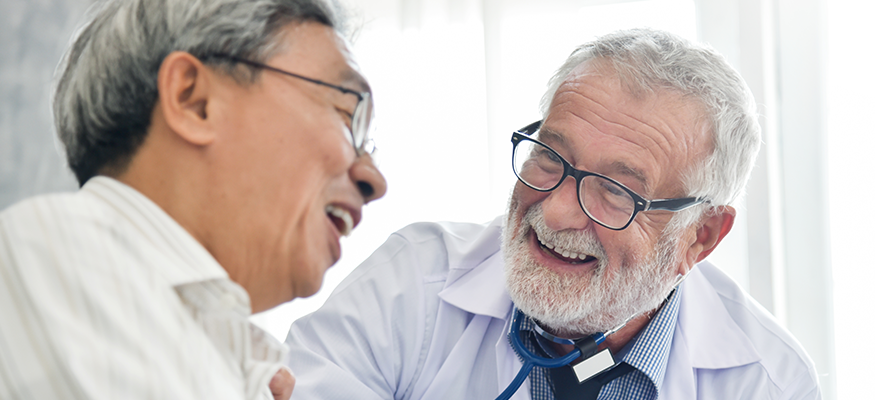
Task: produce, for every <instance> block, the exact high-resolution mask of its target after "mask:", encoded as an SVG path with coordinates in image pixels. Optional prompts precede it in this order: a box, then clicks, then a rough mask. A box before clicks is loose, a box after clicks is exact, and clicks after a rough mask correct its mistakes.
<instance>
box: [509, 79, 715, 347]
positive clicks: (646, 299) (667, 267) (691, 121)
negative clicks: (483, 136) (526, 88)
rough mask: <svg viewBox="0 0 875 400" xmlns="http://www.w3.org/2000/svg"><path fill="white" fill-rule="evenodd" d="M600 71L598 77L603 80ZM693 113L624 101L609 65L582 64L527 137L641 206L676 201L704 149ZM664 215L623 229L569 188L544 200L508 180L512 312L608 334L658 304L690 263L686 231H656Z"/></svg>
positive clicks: (574, 330)
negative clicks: (583, 204) (607, 223)
mask: <svg viewBox="0 0 875 400" xmlns="http://www.w3.org/2000/svg"><path fill="white" fill-rule="evenodd" d="M605 71H607V72H605ZM699 115H701V113H700V112H699V109H698V107H696V106H695V105H691V104H689V101H687V102H684V101H683V99H681V98H680V96H677V95H674V94H673V93H670V92H656V93H651V94H647V95H646V96H643V97H635V96H632V95H630V94H628V93H627V92H626V91H625V90H624V89H623V88H622V86H621V84H620V82H619V80H618V79H617V78H616V77H615V75H614V74H613V73H611V72H610V70H609V69H608V68H595V66H594V64H593V65H588V64H583V65H581V66H579V67H578V68H577V69H575V70H574V71H573V72H572V73H571V74H569V76H568V78H567V79H566V80H565V82H564V83H563V84H562V85H561V86H560V87H559V89H558V91H557V92H556V95H555V97H554V99H553V102H552V104H551V106H550V112H549V114H548V116H547V117H546V119H545V120H544V124H543V125H542V127H541V131H540V132H539V134H538V136H537V138H538V139H539V140H541V141H542V142H544V143H545V144H547V145H548V146H550V147H551V148H553V149H554V150H556V151H558V152H559V153H560V154H561V155H562V157H564V158H565V159H566V160H567V161H568V162H570V163H571V164H572V165H573V166H574V167H575V168H578V169H581V170H586V171H591V172H596V173H600V174H602V175H606V176H609V177H611V178H613V179H615V180H617V181H619V182H620V183H622V184H624V185H626V186H627V187H629V188H630V189H632V190H634V191H635V192H637V193H639V194H641V195H642V196H644V197H645V198H648V199H665V198H675V197H684V196H685V195H686V193H684V188H683V185H682V181H681V176H682V173H683V171H685V170H686V169H687V168H689V167H690V166H691V165H693V163H694V162H696V161H698V160H700V159H701V158H702V157H704V156H705V155H706V153H707V149H708V145H707V136H706V134H705V133H704V130H703V129H701V124H699V123H698V120H697V117H698V116H699ZM672 215H673V213H670V212H665V211H652V212H643V213H639V214H638V215H637V216H636V217H635V219H634V220H633V221H632V223H631V224H630V225H629V226H628V227H627V228H626V229H624V230H620V231H614V230H610V229H607V228H604V227H602V226H600V225H598V224H596V223H594V222H593V221H592V220H590V219H589V218H588V217H587V216H586V214H584V212H583V211H582V210H581V208H580V205H579V203H578V198H577V182H575V181H574V179H572V178H566V180H565V181H564V182H563V183H562V184H561V185H560V186H559V187H558V188H556V189H555V190H553V191H552V192H537V191H535V190H532V189H530V188H528V187H527V186H525V185H524V184H522V183H521V182H517V184H516V187H515V189H514V192H513V195H512V198H511V200H510V203H509V207H508V215H507V218H508V220H507V223H506V226H507V229H506V232H505V236H504V238H503V240H504V242H503V248H504V252H505V259H506V261H507V263H506V264H507V270H506V280H507V285H508V290H509V292H510V294H511V297H512V298H513V300H514V302H515V303H516V304H517V306H519V307H520V309H522V310H523V311H524V312H526V314H528V315H530V316H532V317H534V318H535V319H537V320H539V321H540V322H541V323H542V324H544V325H546V326H547V327H550V328H552V329H553V330H554V331H556V333H560V334H568V335H572V334H585V333H593V332H597V331H605V330H608V329H611V328H614V327H616V326H617V325H618V324H620V323H621V322H622V321H624V320H625V319H626V318H629V317H631V316H633V315H635V314H639V313H643V312H646V311H649V310H652V309H654V308H656V307H658V305H659V304H660V303H661V302H662V300H664V298H665V296H666V295H667V294H668V291H669V290H670V288H671V286H672V285H673V283H674V282H675V280H676V277H677V275H678V274H679V273H683V272H686V271H687V270H688V268H689V267H691V265H686V264H688V262H687V261H686V260H687V257H684V251H685V250H684V249H685V248H686V247H688V246H689V244H690V243H692V242H693V241H694V240H695V227H689V228H686V229H684V230H681V231H679V232H677V233H676V234H670V235H669V234H664V229H665V227H666V226H667V225H668V223H669V221H670V220H671V217H672Z"/></svg>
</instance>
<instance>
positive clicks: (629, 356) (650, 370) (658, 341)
mask: <svg viewBox="0 0 875 400" xmlns="http://www.w3.org/2000/svg"><path fill="white" fill-rule="evenodd" d="M682 292H683V284H682V285H680V286H678V288H677V289H676V290H675V291H674V293H672V294H671V295H670V296H669V298H668V301H667V302H666V303H665V305H664V306H663V307H662V309H661V310H660V311H659V312H658V313H657V314H656V316H654V317H653V319H652V320H651V321H650V323H649V324H648V325H647V326H646V327H645V328H644V329H643V330H642V331H641V333H639V334H638V336H637V337H636V338H635V339H633V341H631V342H629V343H628V344H627V345H626V347H624V348H623V350H621V351H620V353H618V354H615V355H614V359H615V360H616V361H617V362H621V361H625V362H626V363H628V364H629V365H631V366H633V367H634V368H635V369H634V370H633V371H632V372H630V373H628V374H626V375H624V376H621V377H619V378H617V379H615V380H613V381H611V382H610V383H608V384H607V385H605V386H604V387H602V390H601V392H600V393H599V397H598V399H599V400H621V399H642V400H650V399H656V398H658V394H659V393H658V389H657V388H659V387H660V386H661V385H662V381H663V379H664V378H665V367H666V364H667V363H668V353H669V349H670V348H671V340H672V337H674V328H675V325H676V323H677V316H678V308H679V305H680V297H681V295H682ZM520 331H521V332H524V333H523V334H522V337H523V343H524V344H525V345H526V347H528V348H529V349H531V350H532V351H535V348H534V346H536V345H537V344H536V343H534V341H533V340H532V339H534V336H533V335H537V333H535V331H534V322H532V320H531V319H529V318H526V319H525V320H524V321H523V323H522V326H521V328H520ZM549 376H550V374H549V372H547V370H546V369H544V368H540V367H536V368H534V369H533V370H532V374H531V375H530V379H531V380H530V383H531V387H532V400H555V397H554V396H553V389H552V386H551V384H550V378H549Z"/></svg>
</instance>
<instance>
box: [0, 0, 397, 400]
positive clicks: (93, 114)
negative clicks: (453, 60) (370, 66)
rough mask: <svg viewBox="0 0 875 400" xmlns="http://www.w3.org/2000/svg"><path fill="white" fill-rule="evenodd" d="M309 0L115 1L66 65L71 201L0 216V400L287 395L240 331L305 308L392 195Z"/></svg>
mask: <svg viewBox="0 0 875 400" xmlns="http://www.w3.org/2000/svg"><path fill="white" fill-rule="evenodd" d="M341 27H342V24H341V20H340V19H339V17H338V13H337V12H335V9H334V8H333V7H329V6H328V5H326V4H324V3H323V2H322V1H320V0H208V1H198V0H112V1H103V2H100V3H99V4H97V5H95V7H94V8H93V13H92V15H91V18H90V21H89V22H88V23H87V24H86V25H85V27H84V28H83V29H82V30H81V31H80V33H79V34H78V36H77V37H76V38H75V40H74V42H73V43H72V45H71V47H70V49H69V50H68V52H67V55H66V58H65V59H64V61H63V63H62V65H61V68H60V72H61V74H60V79H59V82H58V86H57V91H56V94H55V99H54V110H55V122H56V125H57V130H58V135H59V136H60V138H61V141H62V142H63V144H64V146H65V148H66V153H67V160H68V162H69V165H70V168H71V169H72V170H73V172H74V174H75V175H76V178H77V179H78V180H79V183H80V185H81V186H82V188H81V190H79V191H78V192H77V193H71V194H56V195H48V196H41V197H37V198H33V199H28V200H25V201H23V202H21V203H19V204H16V205H14V206H12V207H10V208H9V209H7V210H5V211H4V212H3V213H2V214H0V321H2V323H0V398H2V399H4V400H5V399H10V400H11V399H62V398H63V399H199V400H200V399H243V398H246V399H271V398H273V399H288V398H289V396H290V395H291V391H292V388H293V386H294V378H293V376H292V375H291V374H290V372H289V371H288V369H287V368H286V367H285V366H283V365H282V360H283V359H284V357H285V354H286V352H287V348H286V347H285V346H284V345H283V344H282V343H279V342H278V341H276V340H274V339H273V338H272V337H271V336H270V335H269V334H267V333H265V332H264V331H262V330H260V329H258V328H257V327H255V326H254V325H252V324H251V323H250V322H249V320H248V317H249V316H250V315H251V314H252V313H254V312H260V311H264V310H267V309H270V308H272V307H274V306H276V305H279V304H281V303H283V302H286V301H289V300H292V299H293V298H295V297H301V296H309V295H311V294H313V293H315V292H316V291H317V290H318V289H319V287H320V285H321V283H322V277H323V274H324V273H325V270H326V269H327V268H328V267H330V266H331V265H332V264H334V263H335V262H336V261H337V259H338V258H339V257H340V251H341V248H340V238H341V237H342V236H346V235H348V234H349V233H350V232H351V231H352V230H353V228H355V226H356V225H357V224H358V223H359V221H360V220H361V216H362V207H363V206H364V205H365V204H366V203H367V202H369V201H372V200H374V199H377V198H379V197H381V196H383V194H384V193H385V191H386V182H385V180H384V178H383V176H382V175H381V174H380V172H379V171H378V170H377V169H376V167H375V166H374V164H373V162H372V160H371V157H370V152H369V149H371V148H372V147H371V146H370V145H369V143H370V142H369V139H368V130H369V124H370V119H371V117H372V115H373V113H372V111H373V106H372V104H373V103H372V101H371V95H370V89H369V87H368V84H367V81H366V80H365V79H364V77H363V76H362V74H361V73H360V71H359V69H358V67H357V65H356V63H355V60H354V58H353V57H352V54H351V53H350V51H349V48H348V46H347V43H346V41H345V40H344V39H343V36H342V35H341V30H340V29H341Z"/></svg>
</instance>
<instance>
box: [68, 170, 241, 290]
mask: <svg viewBox="0 0 875 400" xmlns="http://www.w3.org/2000/svg"><path fill="white" fill-rule="evenodd" d="M77 195H78V196H94V197H96V198H98V199H99V200H101V201H103V202H104V203H106V204H107V205H108V206H109V207H112V208H114V209H115V210H116V211H117V212H118V214H119V215H121V216H122V217H123V218H126V219H127V220H128V221H127V222H129V223H130V224H132V225H133V226H135V227H136V228H137V229H139V230H140V233H141V234H142V238H143V240H147V241H149V242H150V243H149V244H150V245H152V246H154V247H155V248H157V249H158V250H159V251H160V253H161V254H162V255H163V256H165V257H170V258H173V259H174V260H173V261H175V262H173V263H167V265H173V268H162V266H163V265H155V268H156V270H155V272H156V273H158V274H159V275H161V276H163V277H164V278H165V279H166V280H167V282H169V283H170V285H171V286H174V287H175V286H179V285H183V284H186V283H191V282H200V281H206V280H211V279H228V273H227V272H226V271H225V269H224V268H222V266H221V265H219V263H218V262H217V261H216V259H215V258H213V256H212V255H211V254H210V253H209V252H208V251H207V249H206V248H204V247H203V245H201V243H200V242H198V241H197V240H196V239H195V238H194V237H193V236H192V235H191V234H190V233H189V232H188V231H186V230H185V228H183V227H182V226H181V225H179V223H178V222H176V220H174V219H173V218H172V217H171V216H170V215H168V214H167V213H166V212H165V211H164V210H163V209H161V207H159V206H158V205H157V204H155V203H154V202H153V201H152V200H151V199H149V198H148V197H146V196H145V195H143V194H142V193H140V192H138V191H137V190H136V189H134V188H132V187H130V186H128V185H126V184H124V183H122V182H119V181H117V180H115V179H112V178H109V177H105V176H95V177H93V178H91V179H89V180H88V182H86V183H85V185H84V186H83V187H82V190H80V191H79V193H77Z"/></svg>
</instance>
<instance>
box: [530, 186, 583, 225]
mask: <svg viewBox="0 0 875 400" xmlns="http://www.w3.org/2000/svg"><path fill="white" fill-rule="evenodd" d="M541 208H542V210H543V211H544V220H545V222H546V223H547V227H549V228H550V229H552V230H555V231H561V230H565V229H575V230H581V229H585V228H586V227H587V226H589V224H591V223H592V220H591V219H589V217H588V216H587V215H586V214H585V213H584V212H583V209H581V208H580V202H579V200H578V197H577V181H576V180H575V179H574V178H572V177H570V176H568V177H566V178H565V180H564V181H563V182H562V184H560V185H559V187H557V188H556V189H553V191H552V192H550V194H549V195H548V196H547V198H545V199H544V200H543V203H541Z"/></svg>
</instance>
